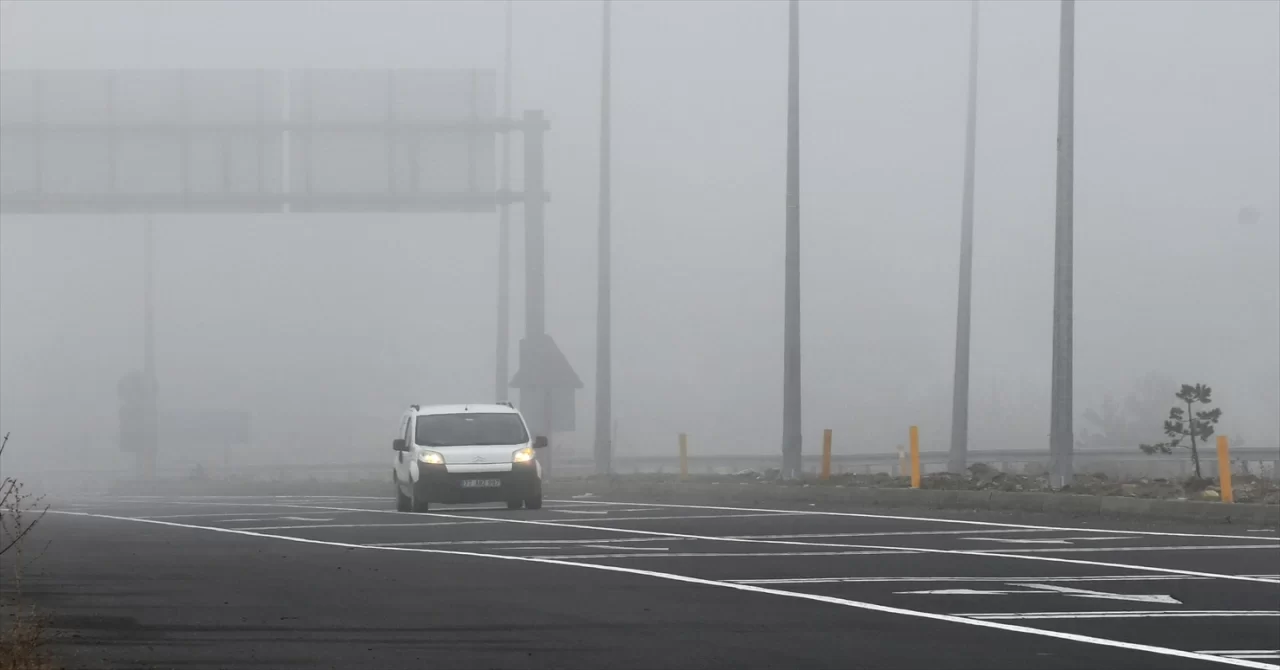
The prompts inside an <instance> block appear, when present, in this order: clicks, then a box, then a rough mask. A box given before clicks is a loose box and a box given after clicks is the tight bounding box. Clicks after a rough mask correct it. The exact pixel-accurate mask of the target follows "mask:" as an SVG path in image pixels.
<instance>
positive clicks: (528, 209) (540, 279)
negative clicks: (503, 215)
mask: <svg viewBox="0 0 1280 670" xmlns="http://www.w3.org/2000/svg"><path fill="white" fill-rule="evenodd" d="M544 132H546V121H545V120H544V118H543V116H542V111H541V110H532V111H527V112H525V113H524V332H525V338H526V339H528V340H529V342H530V344H532V343H533V341H534V340H535V339H538V338H539V337H540V336H542V335H544V334H546V332H547V321H546V311H545V308H546V294H545V286H546V276H545V272H544V267H545V265H546V242H545V240H544V238H543V221H542V217H543V211H544V210H545V209H546V203H545V202H544V198H545V197H546V194H545V193H543V180H542V149H543V140H544V138H543V133H544Z"/></svg>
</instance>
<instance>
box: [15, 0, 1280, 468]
mask: <svg viewBox="0 0 1280 670" xmlns="http://www.w3.org/2000/svg"><path fill="white" fill-rule="evenodd" d="M504 6H505V3H502V2H479V1H477V2H438V3H437V2H398V3H396V2H219V3H214V2H195V1H191V0H184V1H183V2H110V1H103V0H94V1H93V2H70V1H59V2H39V3H37V2H26V1H20V2H13V1H9V2H3V3H0V12H2V14H0V65H2V66H3V67H4V68H10V69H21V68H59V69H61V68H91V69H100V68H166V69H176V68H193V69H199V68H272V69H284V68H308V67H312V68H487V69H495V70H498V71H499V74H501V72H500V71H501V67H502V39H503V38H502V36H503V32H502V30H503V28H502V26H503V12H504ZM514 11H515V13H514V26H515V28H514V32H515V39H514V44H515V57H514V58H515V68H514V72H513V73H512V76H513V100H514V107H515V110H516V113H517V114H519V113H520V112H522V111H523V110H528V109H541V110H544V111H545V113H546V115H547V117H548V119H549V120H550V123H551V132H550V133H549V135H548V139H547V142H548V147H547V186H548V189H549V190H550V192H551V201H550V203H549V205H548V208H547V263H548V268H549V269H548V276H547V320H548V330H549V331H550V333H551V334H552V335H553V336H554V337H555V339H556V341H557V342H558V343H559V345H560V347H561V349H562V350H563V351H564V352H565V354H566V355H567V356H568V358H569V360H570V361H571V362H572V364H573V365H574V366H575V368H576V370H577V372H578V373H579V375H580V376H581V377H582V379H583V380H584V381H585V382H586V384H587V387H586V388H585V389H583V390H582V391H580V392H579V393H578V402H577V408H578V412H577V418H578V427H579V430H578V431H577V432H575V433H572V434H567V435H564V436H561V439H560V442H559V443H560V444H561V445H562V448H564V449H565V450H566V451H577V452H579V453H586V452H588V451H589V449H590V442H591V428H592V427H591V418H592V406H593V402H592V401H593V396H594V388H593V383H594V369H593V368H594V360H595V353H594V352H595V348H594V347H595V344H594V343H595V296H596V291H595V276H596V225H597V219H596V207H597V195H596V193H597V191H596V189H597V165H598V149H599V141H598V137H599V92H600V81H599V80H600V17H601V6H600V3H598V2H585V1H584V2H567V1H566V2H532V1H521V2H517V3H515V10H514ZM800 11H801V136H802V142H801V163H802V168H801V180H802V181H801V203H802V204H801V230H802V232H801V236H802V290H803V310H802V314H803V345H804V346H803V365H804V367H803V374H804V391H803V396H804V438H805V450H806V451H808V452H812V451H814V450H816V449H817V448H818V447H819V440H820V437H821V431H822V429H823V428H832V429H834V431H835V441H836V449H837V451H885V450H891V449H892V448H893V447H894V446H895V445H896V444H900V443H902V442H904V440H905V435H906V431H907V426H908V425H910V424H913V423H915V424H919V425H920V426H921V431H922V438H923V439H922V441H923V445H924V448H926V449H944V448H946V444H947V439H948V438H947V433H948V431H949V425H950V394H951V378H952V371H953V367H952V366H953V359H954V332H955V309H956V280H957V271H958V262H959V219H960V198H961V178H962V169H963V146H964V110H965V92H966V74H967V44H968V36H969V5H968V3H964V2H847V3H844V2H804V3H801V10H800ZM613 16H614V24H613V29H614V32H613V36H614V56H613V64H614V80H613V90H614V118H613V128H614V136H613V152H614V153H613V155H614V197H613V225H614V266H613V268H614V317H615V320H614V335H615V339H614V353H615V359H614V384H615V393H614V415H615V417H616V418H617V419H618V424H619V425H618V431H619V442H620V446H619V451H620V453H639V452H660V451H666V450H674V448H675V439H676V438H675V436H676V434H677V433H679V432H687V433H689V434H690V435H691V438H690V439H691V448H692V449H693V450H695V451H698V450H703V451H713V450H714V451H735V452H772V451H776V450H777V449H778V448H779V445H780V441H781V377H782V332H783V330H782V321H781V315H782V289H783V275H782V270H783V229H784V207H783V205H784V171H785V164H784V152H785V138H786V133H785V119H786V100H785V93H786V36H787V7H786V4H785V3H783V2H778V1H769V2H764V1H761V2H726V1H715V2H679V3H676V2H656V1H655V2H616V3H615V7H614V12H613ZM1058 16H1059V6H1058V3H1056V2H984V3H983V4H982V17H981V31H982V42H981V45H980V56H979V94H978V95H979V100H978V109H979V118H978V135H977V173H976V174H977V177H976V180H977V181H976V183H977V188H976V205H975V230H976V232H975V258H974V302H973V350H972V366H973V379H972V388H973V394H974V400H973V419H972V420H971V424H970V425H971V435H972V437H971V445H972V446H973V447H974V448H982V447H996V448H1001V447H1008V448H1039V447H1044V448H1047V434H1048V407H1049V405H1048V397H1049V366H1050V356H1049V354H1050V345H1051V339H1050V334H1051V333H1050V330H1051V316H1052V314H1051V310H1052V284H1051V282H1052V259H1053V225H1054V178H1055V177H1054V175H1055V138H1056V124H1057V121H1056V104H1057V103H1056V101H1057V66H1058V62H1057V59H1058ZM1076 26H1077V35H1076V54H1077V63H1076V163H1075V179H1076V181H1075V192H1076V200H1075V230H1076V238H1075V240H1076V251H1075V263H1076V265H1075V278H1076V291H1075V307H1076V312H1075V319H1076V320H1075V324H1076V327H1075V353H1076V359H1075V360H1076V368H1075V370H1076V394H1075V403H1076V409H1077V413H1078V414H1079V413H1081V412H1083V411H1084V410H1085V409H1086V408H1088V407H1093V406H1097V405H1098V404H1099V402H1101V399H1102V398H1103V396H1104V395H1105V394H1108V393H1109V394H1113V395H1115V396H1117V397H1123V396H1124V395H1126V394H1128V393H1129V392H1130V391H1131V390H1132V389H1133V388H1134V387H1135V384H1136V380H1137V379H1138V378H1139V377H1141V376H1143V375H1147V374H1150V373H1158V374H1160V375H1162V376H1164V377H1167V378H1169V379H1172V380H1173V381H1175V382H1178V383H1183V382H1187V383H1195V382H1203V383H1207V384H1210V385H1212V386H1213V387H1214V389H1215V392H1216V394H1217V398H1218V401H1219V403H1220V405H1221V406H1222V407H1223V409H1224V411H1225V415H1226V416H1225V418H1224V420H1223V424H1222V432H1227V433H1230V434H1232V435H1236V434H1241V435H1246V436H1247V437H1248V439H1249V442H1250V444H1251V445H1255V446H1264V445H1268V446H1270V445H1275V444H1276V442H1277V437H1278V436H1280V418H1278V410H1277V405H1278V404H1280V393H1278V387H1280V381H1278V378H1280V297H1278V296H1280V3H1277V2H1263V1H1247V2H1230V1H1224V0H1215V1H1212V2H1210V1H1204V2H1157V1H1149V0H1143V1H1135V2H1105V3H1104V2H1080V3H1078V6H1077V17H1076ZM498 81H500V77H499V78H498ZM517 158H518V154H517ZM516 165H517V168H516V170H515V172H516V174H517V175H519V172H520V170H519V167H518V166H519V165H520V163H519V161H518V160H517V162H516ZM518 183H519V178H518V176H517V184H518ZM1244 207H1252V208H1254V209H1255V210H1256V211H1257V212H1258V213H1259V214H1260V216H1259V217H1258V220H1257V221H1256V222H1255V223H1253V224H1252V225H1244V224H1241V223H1240V222H1239V216H1238V215H1239V212H1240V211H1241V209H1242V208H1244ZM140 220H141V219H140V218H139V217H137V216H128V215H117V216H109V217H108V216H77V217H71V216H52V215H45V216H20V215H7V216H5V217H4V218H3V221H2V225H0V423H3V426H2V427H0V430H6V431H12V432H13V433H14V435H15V440H20V443H25V444H26V445H28V446H33V447H34V446H35V445H38V446H39V451H40V452H42V453H57V452H56V451H55V450H61V449H66V448H75V449H81V450H84V451H85V453H86V454H89V456H87V457H86V462H87V463H88V462H92V463H94V464H105V465H111V464H116V463H125V462H127V461H125V460H124V459H123V456H122V455H120V454H119V453H118V452H117V450H116V445H115V435H116V404H117V399H116V382H117V380H118V379H119V378H120V376H121V375H123V374H125V373H126V372H128V371H129V370H131V369H134V368H136V367H137V366H139V365H140V362H141V332H142V324H141V314H142V270H141V257H142V256H141V254H142V251H141V249H142V244H141V240H142V236H141V227H140V223H139V222H140ZM496 220H497V217H496V214H492V213H484V214H422V215H405V214H396V215H383V214H362V215H300V214H295V215H255V216H249V215H222V216H210V215H202V216H194V215H166V216H158V217H157V224H158V226H159V228H158V232H157V234H156V244H157V249H158V262H157V268H156V272H157V303H156V304H157V361H158V369H159V382H160V387H161V391H162V400H161V403H162V406H164V407H167V408H170V409H182V410H200V409H244V410H248V411H251V412H252V413H253V417H254V440H255V445H254V448H255V453H253V454H245V455H241V456H240V457H239V458H241V459H242V460H243V461H245V462H249V461H258V462H277V463H279V462H290V461H294V460H297V459H298V458H299V457H300V456H299V454H298V451H297V448H306V449H309V450H311V452H312V453H313V454H323V456H312V457H311V458H312V460H317V459H322V460H334V461H336V460H345V461H373V462H377V460H378V459H381V458H384V457H386V456H387V455H388V454H389V450H387V449H386V444H385V443H386V442H387V441H388V440H390V439H391V437H392V436H393V435H392V433H393V432H394V428H393V424H394V422H395V420H396V418H397V417H398V416H399V414H400V412H401V411H402V410H403V408H404V406H405V405H407V404H409V403H411V402H448V401H454V400H463V401H476V400H479V401H486V400H489V399H491V398H492V397H493V367H494V341H495V334H494V331H495V315H496V312H495V300H496V299H495V295H496V270H495V268H496V263H497V233H496ZM513 221H514V222H515V224H516V225H515V227H514V230H515V231H516V235H515V246H514V251H515V253H514V254H513V260H512V263H511V267H512V276H513V279H514V287H513V288H514V291H513V303H512V314H513V319H512V326H513V331H514V332H513V337H512V352H513V353H512V361H513V362H512V369H513V370H514V369H515V344H516V342H517V341H518V338H519V336H520V334H521V333H522V332H523V314H524V311H523V305H522V300H521V296H522V295H523V293H522V277H523V262H522V255H521V253H520V251H519V250H520V248H521V246H520V245H521V242H522V237H521V235H520V231H521V228H520V226H519V222H520V210H519V208H516V209H515V210H513ZM1172 400H1173V399H1172V396H1170V401H1172ZM169 449H170V450H169V452H167V453H166V455H164V456H163V458H165V459H172V461H174V462H184V461H195V460H200V459H201V458H202V455H201V454H200V453H199V452H198V451H194V450H182V449H179V448H177V447H172V448H169ZM16 451H18V450H17V449H15V452H16ZM34 451H36V450H35V449H30V450H28V456H25V457H24V456H15V458H17V459H22V458H30V459H35V458H36V456H34V455H31V454H32V452H34ZM63 453H65V452H63ZM6 460H8V454H6Z"/></svg>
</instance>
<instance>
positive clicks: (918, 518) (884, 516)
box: [590, 500, 1280, 542]
mask: <svg viewBox="0 0 1280 670" xmlns="http://www.w3.org/2000/svg"><path fill="white" fill-rule="evenodd" d="M590 504H592V505H635V504H636V503H634V502H617V501H611V500H592V501H591V502H590ZM644 505H645V506H647V507H666V508H672V509H706V510H721V511H729V512H773V513H775V514H808V515H812V516H839V517H850V518H857V519H889V520H892V521H927V522H931V523H950V524H961V525H966V526H987V527H991V528H1029V529H1035V530H1057V531H1066V532H1069V533H1104V534H1112V535H1114V534H1116V533H1124V534H1126V535H1153V536H1164V537H1204V538H1215V539H1222V540H1256V539H1258V538H1256V537H1248V536H1245V535H1205V534H1200V533H1174V532H1163V531H1154V530H1116V529H1114V528H1072V527H1070V526H1037V525H1032V524H1025V523H999V522H995V521H974V520H970V519H939V518H934V517H923V516H897V515H890V514H867V513H864V512H826V511H818V510H787V509H768V508H761V507H726V506H722V505H680V504H675V503H644ZM1267 539H1271V538H1267ZM1275 539H1276V541H1278V542H1280V537H1277V538H1275Z"/></svg>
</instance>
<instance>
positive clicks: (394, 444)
mask: <svg viewBox="0 0 1280 670" xmlns="http://www.w3.org/2000/svg"><path fill="white" fill-rule="evenodd" d="M391 448H392V449H395V450H396V451H409V445H407V444H405V443H404V438H403V437H397V438H396V439H394V440H392V441H391Z"/></svg>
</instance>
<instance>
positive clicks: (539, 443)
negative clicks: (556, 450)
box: [533, 435, 547, 449]
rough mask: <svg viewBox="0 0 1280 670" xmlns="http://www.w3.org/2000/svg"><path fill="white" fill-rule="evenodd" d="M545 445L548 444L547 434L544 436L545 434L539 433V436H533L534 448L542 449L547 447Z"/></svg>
mask: <svg viewBox="0 0 1280 670" xmlns="http://www.w3.org/2000/svg"><path fill="white" fill-rule="evenodd" d="M545 446H547V438H546V437H545V436H543V435H539V436H537V437H535V438H533V448H534V449H541V448H543V447H545Z"/></svg>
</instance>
